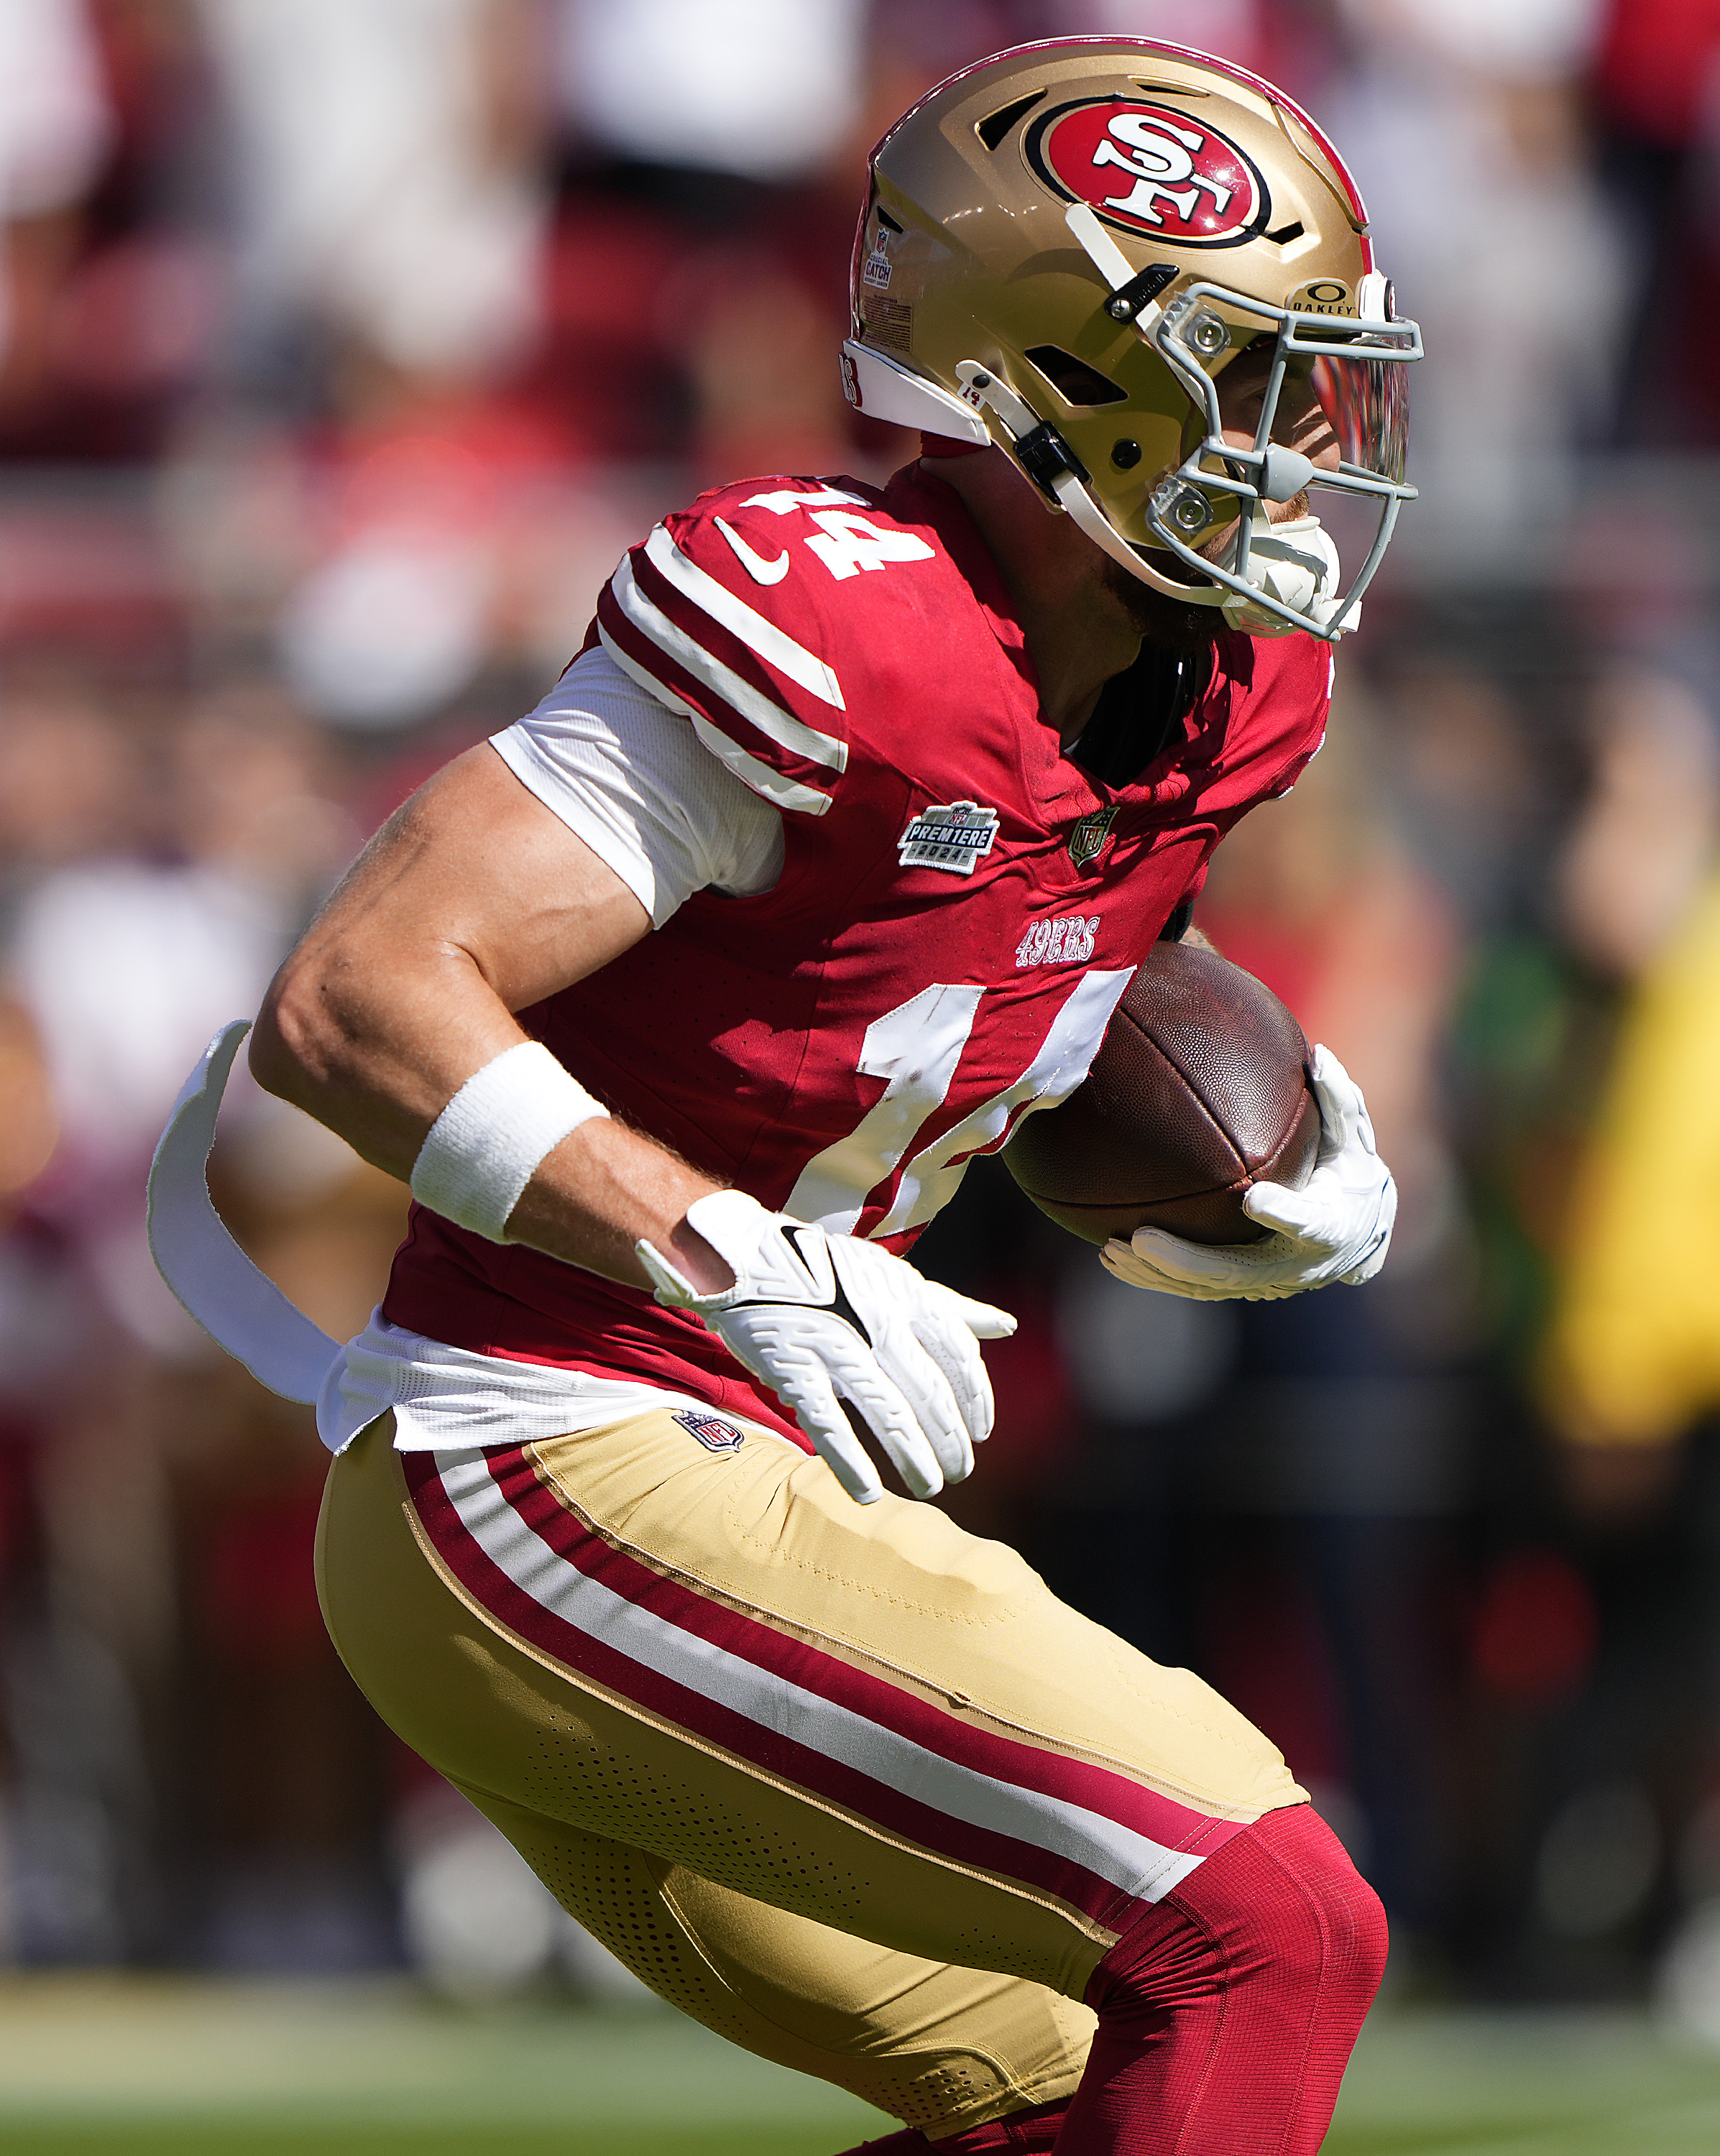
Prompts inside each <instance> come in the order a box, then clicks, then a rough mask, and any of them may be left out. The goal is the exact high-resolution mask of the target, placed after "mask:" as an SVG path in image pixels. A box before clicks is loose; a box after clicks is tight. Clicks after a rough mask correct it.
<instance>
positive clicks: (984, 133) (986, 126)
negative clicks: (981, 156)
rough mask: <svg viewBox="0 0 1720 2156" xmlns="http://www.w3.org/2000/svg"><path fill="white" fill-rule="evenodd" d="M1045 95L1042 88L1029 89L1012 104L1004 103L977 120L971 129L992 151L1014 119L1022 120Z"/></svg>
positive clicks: (1013, 123)
mask: <svg viewBox="0 0 1720 2156" xmlns="http://www.w3.org/2000/svg"><path fill="white" fill-rule="evenodd" d="M1044 98H1045V92H1044V90H1030V91H1029V93H1028V95H1026V96H1025V97H1018V98H1017V99H1016V100H1015V102H1014V104H1013V105H1004V106H1003V107H1002V108H1001V110H999V111H996V112H993V114H992V115H990V116H989V118H988V119H985V120H981V121H978V122H977V123H976V124H975V126H974V129H973V131H974V133H975V134H976V135H977V136H978V137H979V139H980V141H982V142H983V143H984V145H985V146H986V148H987V149H988V150H991V151H995V150H996V148H997V146H998V145H999V142H1001V141H1003V139H1004V136H1006V135H1007V134H1008V133H1009V130H1010V129H1011V128H1012V127H1013V126H1014V125H1015V123H1016V121H1018V120H1024V119H1025V118H1026V117H1027V115H1028V114H1029V112H1031V111H1032V110H1033V109H1034V107H1035V105H1038V104H1040V103H1041V102H1042V101H1043V100H1044Z"/></svg>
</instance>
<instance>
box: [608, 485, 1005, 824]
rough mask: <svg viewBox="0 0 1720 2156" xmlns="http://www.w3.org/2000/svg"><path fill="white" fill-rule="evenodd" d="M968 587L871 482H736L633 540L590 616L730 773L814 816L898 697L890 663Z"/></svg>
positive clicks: (896, 665) (933, 542)
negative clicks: (867, 484)
mask: <svg viewBox="0 0 1720 2156" xmlns="http://www.w3.org/2000/svg"><path fill="white" fill-rule="evenodd" d="M886 571H887V572H889V573H888V574H883V573H879V572H886ZM904 580H911V581H909V582H905V581H904ZM968 596H969V595H968V593H967V588H966V586H965V584H964V583H963V582H962V580H961V578H960V575H959V572H958V571H957V570H956V568H955V567H954V564H953V563H952V562H951V561H950V559H949V557H948V556H947V554H946V553H945V552H943V550H942V547H941V545H940V544H939V542H938V539H937V534H936V532H935V531H933V530H932V528H931V526H928V525H917V524H911V523H908V522H906V521H901V520H900V519H898V518H897V517H896V516H892V515H891V512H890V511H888V510H886V508H885V507H884V506H882V503H881V496H880V495H879V492H878V490H877V489H875V488H872V487H865V486H862V485H860V483H859V482H857V481H855V480H819V479H805V478H774V479H762V480H742V481H741V482H740V483H739V484H737V485H733V486H729V487H722V488H719V489H717V490H716V491H714V492H712V493H710V494H706V495H701V496H700V497H699V499H698V500H697V501H696V502H695V503H694V504H693V505H692V506H691V508H689V509H685V510H680V511H676V512H675V514H674V515H672V516H666V517H665V518H664V520H663V521H662V522H661V523H660V525H658V526H656V528H655V531H652V533H651V534H650V536H649V538H647V539H646V540H644V542H643V543H642V544H641V545H639V546H637V547H634V548H633V549H632V550H631V552H629V554H628V555H627V556H626V557H625V558H624V560H623V562H622V563H621V565H620V567H619V568H618V569H617V570H616V572H615V574H614V577H613V578H612V579H611V581H610V583H609V584H608V587H607V588H606V589H605V591H604V592H603V596H602V598H600V599H599V601H598V617H597V626H598V634H599V635H600V636H601V638H602V639H603V644H604V645H605V646H606V648H607V649H608V650H609V652H610V653H611V654H612V655H613V656H614V659H615V660H616V662H617V663H618V665H620V666H622V667H623V668H624V670H626V671H627V672H628V673H629V674H630V675H632V676H633V678H634V680H636V681H638V682H639V683H640V684H641V685H642V686H644V688H646V689H649V690H650V691H651V693H652V694H653V695H654V696H657V697H659V698H660V699H661V700H662V701H663V702H664V703H665V704H666V705H668V706H669V708H670V710H671V711H679V712H680V713H682V714H683V715H684V716H685V717H687V718H689V719H691V721H692V723H693V725H694V726H695V727H696V730H697V731H698V734H699V737H700V739H701V741H703V742H704V743H705V745H706V747H707V748H709V749H710V750H711V752H712V754H713V755H715V756H716V757H718V758H719V759H720V760H721V762H723V763H724V764H726V765H727V767H728V768H729V769H730V770H731V771H732V772H733V773H734V774H735V776H736V777H737V778H740V779H742V780H743V781H744V782H745V783H746V784H747V785H748V786H750V787H751V788H752V789H753V791H754V792H755V793H759V794H762V796H763V797H764V798H765V799H766V800H768V801H771V802H773V803H775V804H776V806H777V807H778V808H783V809H788V810H793V811H795V812H798V814H803V815H810V816H821V815H823V814H824V813H825V811H826V810H827V809H829V807H830V805H831V803H832V801H833V799H834V796H835V793H836V789H837V788H838V786H839V783H840V780H841V777H842V773H844V771H845V770H846V768H847V767H848V763H849V759H850V750H851V748H853V747H855V744H856V742H857V739H858V737H859V735H860V732H861V731H864V732H865V735H866V737H867V738H869V739H870V738H874V737H875V732H876V726H875V723H874V721H875V718H876V715H877V712H878V711H879V709H880V707H881V706H888V705H890V704H891V703H892V702H894V701H896V699H894V698H893V697H892V696H891V693H890V685H891V677H892V675H897V674H898V672H899V670H900V668H901V665H903V664H904V663H905V662H906V661H908V660H911V658H912V657H913V656H915V655H916V653H917V651H918V649H920V648H921V647H922V646H925V645H927V644H934V643H935V642H936V641H937V624H938V622H939V620H940V618H941V617H945V616H947V614H948V613H950V612H951V610H952V599H956V598H962V599H966V598H968ZM953 611H954V612H955V613H958V614H965V613H974V614H975V615H976V616H977V613H978V609H977V608H975V607H973V605H972V604H971V603H968V604H965V605H963V604H957V605H956V606H955V607H954V608H953Z"/></svg>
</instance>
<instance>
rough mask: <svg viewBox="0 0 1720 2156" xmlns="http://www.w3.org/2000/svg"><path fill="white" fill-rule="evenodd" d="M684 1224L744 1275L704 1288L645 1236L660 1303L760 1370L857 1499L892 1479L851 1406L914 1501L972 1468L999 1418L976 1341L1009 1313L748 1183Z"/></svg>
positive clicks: (879, 1492) (1006, 1323)
mask: <svg viewBox="0 0 1720 2156" xmlns="http://www.w3.org/2000/svg"><path fill="white" fill-rule="evenodd" d="M687 1222H688V1224H689V1225H690V1226H691V1227H692V1228H694V1229H696V1230H697V1231H698V1233H699V1234H700V1235H702V1236H703V1237H704V1238H705V1240H706V1242H707V1243H709V1244H710V1245H711V1249H712V1250H715V1251H716V1253H717V1255H718V1256H719V1257H721V1259H722V1260H723V1262H724V1263H725V1264H726V1265H727V1266H728V1268H729V1270H730V1271H731V1272H732V1273H733V1275H734V1276H735V1284H734V1286H732V1287H730V1288H725V1289H724V1290H722V1291H721V1293H718V1294H713V1295H701V1294H700V1293H699V1292H698V1291H696V1289H695V1288H694V1286H693V1285H692V1283H691V1281H688V1280H687V1279H686V1278H685V1276H683V1275H682V1274H681V1273H680V1271H678V1270H676V1268H675V1266H674V1265H671V1264H670V1262H669V1260H667V1259H666V1258H665V1256H664V1255H663V1254H662V1253H661V1251H660V1250H657V1249H655V1247H654V1246H653V1245H651V1244H650V1243H649V1242H641V1243H639V1244H637V1245H635V1246H634V1247H635V1249H636V1250H637V1252H638V1255H639V1262H640V1264H641V1265H644V1268H645V1270H646V1271H647V1272H648V1273H649V1275H650V1276H651V1280H652V1282H653V1284H654V1285H655V1288H656V1291H657V1300H658V1301H659V1302H660V1303H662V1304H663V1305H664V1306H665V1308H667V1309H670V1310H688V1311H691V1312H693V1313H694V1314H695V1316H696V1317H699V1318H701V1320H702V1321H703V1322H704V1323H705V1324H706V1327H708V1328H709V1329H710V1330H711V1332H714V1333H716V1336H717V1337H718V1338H719V1339H720V1340H721V1342H722V1343H723V1345H724V1346H725V1347H727V1349H728V1351H729V1353H731V1354H732V1355H733V1356H734V1357H735V1358H736V1359H737V1361H738V1362H741V1363H745V1364H746V1366H747V1368H748V1369H749V1370H750V1371H752V1374H753V1375H754V1377H756V1378H762V1379H763V1380H764V1382H765V1383H766V1384H767V1385H768V1386H769V1387H770V1389H771V1390H772V1391H773V1393H775V1394H776V1395H777V1397H778V1399H780V1400H781V1401H782V1402H783V1405H784V1406H785V1407H787V1408H788V1410H789V1412H790V1413H791V1414H793V1417H794V1419H795V1420H796V1422H798V1424H799V1425H800V1427H801V1428H802V1430H804V1431H805V1432H806V1434H807V1435H808V1436H809V1438H810V1439H811V1440H812V1442H813V1445H814V1447H815V1448H816V1449H817V1450H818V1452H819V1454H820V1455H821V1456H822V1457H823V1458H824V1460H826V1461H828V1463H829V1466H830V1468H831V1470H832V1471H833V1472H834V1475H835V1476H836V1479H837V1481H839V1482H840V1483H841V1485H842V1486H843V1488H844V1489H845V1490H846V1491H847V1492H848V1494H849V1496H850V1497H852V1498H854V1499H855V1501H856V1502H857V1503H859V1504H862V1505H870V1503H871V1502H872V1501H873V1500H874V1499H875V1498H877V1497H881V1496H883V1494H884V1485H883V1483H882V1482H881V1481H880V1480H879V1476H878V1471H877V1469H876V1468H875V1466H873V1464H872V1461H871V1460H870V1457H869V1456H868V1455H867V1452H866V1449H865V1445H863V1444H862V1443H861V1442H860V1437H859V1435H857V1433H856V1431H855V1427H854V1424H852V1423H851V1422H850V1419H849V1417H848V1415H847V1414H846V1413H845V1409H844V1403H847V1404H848V1405H849V1406H850V1407H851V1408H852V1409H854V1411H855V1414H858V1415H859V1416H860V1419H861V1421H862V1422H863V1423H864V1424H865V1427H866V1428H867V1430H870V1433H871V1435H873V1436H874V1437H875V1439H876V1440H877V1441H878V1443H879V1445H881V1446H882V1448H883V1450H884V1451H885V1452H886V1455H888V1456H889V1458H890V1459H891V1461H892V1462H893V1463H894V1465H895V1466H896V1472H897V1473H898V1474H899V1475H900V1476H901V1479H902V1481H903V1483H904V1484H905V1485H906V1487H907V1489H908V1490H909V1491H911V1493H912V1495H913V1496H916V1497H931V1496H936V1495H937V1491H940V1490H941V1489H942V1487H943V1486H944V1484H945V1483H946V1482H959V1481H963V1478H964V1477H965V1476H968V1475H970V1474H971V1473H972V1472H973V1447H974V1446H975V1445H976V1444H978V1443H979V1442H980V1441H981V1440H983V1439H984V1438H987V1437H988V1436H989V1435H991V1426H992V1417H993V1401H992V1389H991V1380H990V1378H988V1376H987V1375H986V1370H985V1364H984V1363H983V1361H982V1360H981V1359H980V1354H979V1342H980V1341H982V1340H1002V1339H1006V1338H1007V1337H1009V1334H1010V1333H1012V1332H1014V1330H1015V1321H1014V1318H1013V1317H1010V1316H1009V1312H1007V1311H1003V1310H994V1309H993V1307H992V1306H991V1305H990V1304H989V1303H987V1302H972V1301H969V1300H968V1297H967V1296H964V1295H958V1294H957V1293H956V1292H955V1291H954V1289H952V1288H947V1287H944V1286H941V1285H940V1284H939V1283H938V1282H937V1281H929V1280H927V1279H926V1278H925V1276H923V1275H922V1274H921V1273H918V1272H916V1270H914V1268H913V1266H911V1265H909V1264H908V1263H907V1261H906V1260H905V1259H902V1258H898V1257H896V1256H893V1255H891V1252H890V1251H888V1250H884V1249H883V1248H881V1245H878V1244H876V1243H868V1242H865V1241H863V1240H860V1238H859V1237H857V1236H854V1235H826V1234H825V1233H824V1229H822V1228H819V1227H816V1226H813V1225H809V1224H808V1223H807V1222H805V1221H802V1220H794V1219H790V1218H789V1216H788V1214H786V1213H772V1212H769V1211H768V1210H767V1209H766V1208H765V1207H764V1206H762V1205H761V1204H759V1203H758V1201H757V1199H754V1198H749V1197H747V1194H746V1193H745V1192H744V1191H740V1190H718V1191H714V1192H712V1193H711V1196H709V1197H708V1198H701V1199H696V1201H695V1202H694V1203H693V1204H691V1205H690V1206H688V1208H687Z"/></svg>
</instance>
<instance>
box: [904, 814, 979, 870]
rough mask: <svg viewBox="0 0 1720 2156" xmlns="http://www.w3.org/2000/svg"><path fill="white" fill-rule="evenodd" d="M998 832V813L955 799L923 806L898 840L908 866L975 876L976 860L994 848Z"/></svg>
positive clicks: (908, 867) (905, 864)
mask: <svg viewBox="0 0 1720 2156" xmlns="http://www.w3.org/2000/svg"><path fill="white" fill-rule="evenodd" d="M997 835H998V812H997V810H996V809H995V808H981V807H980V805H979V803H978V802H977V801H952V802H951V803H949V805H948V806H947V808H922V810H921V811H920V813H919V814H918V815H917V816H916V817H915V819H913V821H912V823H911V824H909V825H908V828H907V829H906V831H904V832H903V833H902V834H901V837H900V838H899V839H897V840H896V853H897V855H899V856H900V858H901V865H902V866H903V867H904V868H905V869H947V870H949V871H950V873H951V875H973V865H974V863H975V862H976V861H978V860H983V858H984V856H985V855H987V854H988V853H989V852H990V851H991V847H992V840H993V839H995V838H996V836H997Z"/></svg>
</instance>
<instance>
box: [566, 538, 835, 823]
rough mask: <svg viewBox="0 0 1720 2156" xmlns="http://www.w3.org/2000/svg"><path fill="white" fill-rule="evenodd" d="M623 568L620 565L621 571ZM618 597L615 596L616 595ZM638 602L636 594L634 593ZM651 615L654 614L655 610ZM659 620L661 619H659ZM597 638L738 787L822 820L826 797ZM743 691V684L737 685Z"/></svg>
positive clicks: (607, 638)
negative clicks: (753, 752) (764, 759)
mask: <svg viewBox="0 0 1720 2156" xmlns="http://www.w3.org/2000/svg"><path fill="white" fill-rule="evenodd" d="M625 566H626V565H625V564H623V567H625ZM618 597H619V594H618ZM634 597H635V598H638V597H639V594H638V593H634ZM652 611H653V612H654V613H655V608H653V609H652ZM658 619H662V617H661V616H660V615H659V617H658ZM598 635H599V637H601V638H602V639H603V649H604V650H605V651H606V652H608V654H609V656H610V658H611V659H613V660H614V662H615V664H616V665H618V666H619V668H620V669H621V670H622V672H623V673H624V674H625V675H628V676H629V678H630V679H631V680H634V681H637V682H638V684H639V686H640V688H642V689H643V690H645V691H646V692H647V694H648V695H649V696H655V698H656V699H657V701H659V703H661V704H666V705H667V706H669V709H670V711H678V712H679V713H680V716H682V717H683V718H685V719H687V720H689V721H691V725H692V728H693V731H694V732H695V734H696V735H697V737H698V738H699V739H700V740H701V742H703V743H704V744H705V746H706V748H708V749H709V750H710V752H711V754H712V756H714V757H716V760H717V762H719V763H721V764H723V765H725V766H727V768H728V769H729V770H730V771H732V772H733V773H734V774H735V777H736V778H738V779H739V780H740V781H741V783H742V785H744V786H748V787H750V788H752V791H753V792H754V793H757V794H759V795H761V796H762V798H764V799H765V800H767V801H769V802H773V803H775V805H776V806H777V807H778V808H792V809H794V810H795V811H796V812H797V813H798V814H800V815H803V816H822V815H823V814H824V811H825V810H826V809H827V808H829V805H830V797H829V794H828V793H819V790H818V788H816V787H815V786H802V785H800V784H799V783H798V781H796V780H794V779H792V778H783V776H782V774H781V773H780V772H775V771H773V770H772V769H771V767H770V766H769V765H768V763H761V762H759V760H758V758H757V757H756V756H749V755H748V753H747V751H746V750H745V749H743V748H742V747H739V746H738V745H737V743H735V742H732V741H731V740H730V739H729V737H728V736H727V734H726V733H724V732H723V731H721V728H720V727H717V726H712V725H711V721H710V720H709V719H707V718H706V717H705V716H703V715H702V714H701V713H700V712H698V711H695V710H694V709H693V707H692V706H691V704H690V703H688V701H686V699H685V696H676V694H675V691H674V690H673V689H671V688H670V686H669V685H668V683H667V682H666V681H660V680H658V679H657V677H656V675H655V674H653V673H652V672H651V671H650V670H649V667H646V666H644V665H640V663H639V660H637V659H635V658H634V655H633V654H632V653H631V652H630V651H624V650H623V649H622V648H621V646H620V645H619V644H617V643H616V641H615V639H614V637H612V636H611V635H610V634H609V633H608V630H607V629H604V628H603V624H602V623H601V622H600V623H599V624H598ZM742 687H743V688H744V687H745V683H744V682H743V683H742Z"/></svg>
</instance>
